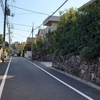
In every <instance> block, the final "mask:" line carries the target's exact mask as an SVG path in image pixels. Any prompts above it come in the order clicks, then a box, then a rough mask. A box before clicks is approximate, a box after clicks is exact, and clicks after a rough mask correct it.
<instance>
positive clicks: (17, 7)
mask: <svg viewBox="0 0 100 100" xmlns="http://www.w3.org/2000/svg"><path fill="white" fill-rule="evenodd" d="M9 6H11V7H14V8H17V9H21V10H24V11H28V12H33V13H36V14H42V15H49V14H45V13H41V12H36V11H32V10H28V9H25V8H21V7H17V6H13V5H10V4H9Z"/></svg>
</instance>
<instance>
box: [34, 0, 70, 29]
mask: <svg viewBox="0 0 100 100" xmlns="http://www.w3.org/2000/svg"><path fill="white" fill-rule="evenodd" d="M67 1H68V0H66V1H65V2H64V3H63V4H62V5H61V6H60V7H59V8H57V10H56V11H54V12H53V13H52V15H50V16H49V17H48V18H47V19H46V20H48V19H50V18H51V17H52V16H53V15H54V14H55V13H56V12H57V11H58V10H59V9H60V8H61V7H62V6H63V5H64V4H65V3H66V2H67ZM42 25H43V23H42V24H40V25H39V26H38V27H37V28H35V29H34V30H36V29H38V28H40V27H41V26H42Z"/></svg>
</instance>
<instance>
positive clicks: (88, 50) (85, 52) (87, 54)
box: [80, 47, 96, 60]
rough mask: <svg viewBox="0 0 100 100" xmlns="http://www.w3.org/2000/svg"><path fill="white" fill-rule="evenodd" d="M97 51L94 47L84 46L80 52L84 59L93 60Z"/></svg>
mask: <svg viewBox="0 0 100 100" xmlns="http://www.w3.org/2000/svg"><path fill="white" fill-rule="evenodd" d="M95 55H96V54H95V52H94V51H93V48H92V47H84V48H83V49H82V50H81V52H80V57H81V59H82V60H91V59H93V58H94V57H95Z"/></svg>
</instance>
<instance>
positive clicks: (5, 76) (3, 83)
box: [0, 58, 12, 100]
mask: <svg viewBox="0 0 100 100" xmlns="http://www.w3.org/2000/svg"><path fill="white" fill-rule="evenodd" d="M11 60H12V58H11V59H10V61H9V63H8V66H7V69H6V71H5V74H4V76H3V79H2V82H1V85H0V100H1V96H2V92H3V88H4V85H5V81H6V78H7V73H8V70H9V67H10V63H11Z"/></svg>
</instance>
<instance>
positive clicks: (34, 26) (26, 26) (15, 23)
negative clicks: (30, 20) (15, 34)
mask: <svg viewBox="0 0 100 100" xmlns="http://www.w3.org/2000/svg"><path fill="white" fill-rule="evenodd" d="M10 24H12V25H18V26H26V27H32V26H30V25H25V24H17V23H10ZM34 27H37V26H34ZM42 28H44V27H42Z"/></svg>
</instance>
